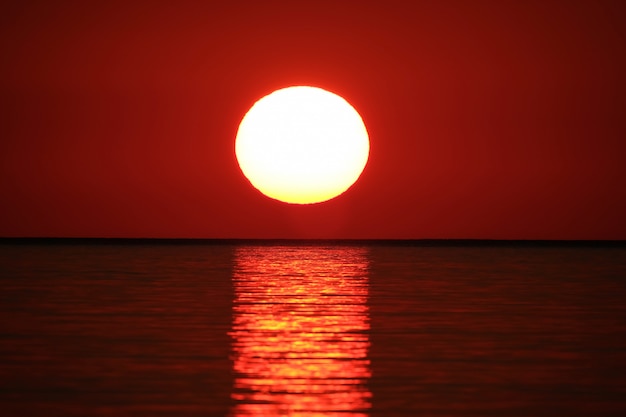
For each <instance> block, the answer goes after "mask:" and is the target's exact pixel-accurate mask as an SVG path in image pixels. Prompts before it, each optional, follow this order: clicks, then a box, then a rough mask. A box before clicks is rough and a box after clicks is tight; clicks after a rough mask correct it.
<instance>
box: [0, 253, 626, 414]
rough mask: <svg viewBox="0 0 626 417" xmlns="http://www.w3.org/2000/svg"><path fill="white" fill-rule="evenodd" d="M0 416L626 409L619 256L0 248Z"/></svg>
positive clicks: (625, 274) (625, 260)
mask: <svg viewBox="0 0 626 417" xmlns="http://www.w3.org/2000/svg"><path fill="white" fill-rule="evenodd" d="M0 297H1V303H0V323H1V324H0V330H1V333H0V358H1V362H0V364H1V367H0V414H1V415H2V416H253V415H254V416H302V417H304V416H307V417H313V416H342V417H355V416H381V417H382V416H384V417H394V416H418V415H423V416H585V417H587V416H624V415H626V248H625V247H623V246H622V247H595V248H594V247H532V246H518V247H496V246H491V247H489V246H485V247H467V246H448V247H432V246H431V247H428V246H410V245H407V246H393V245H375V244H372V245H357V244H354V245H346V246H342V245H329V246H324V245H301V246H299V245H295V244H292V245H259V246H254V245H243V244H241V245H234V244H232V245H226V244H224V245H218V244H209V245H201V244H189V245H185V244H177V245H174V244H172V245H167V244H153V245H151V244H146V245H139V244H135V245H115V244H90V245H78V244H61V245H52V244H20V245H12V244H4V245H0Z"/></svg>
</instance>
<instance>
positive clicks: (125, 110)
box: [0, 0, 626, 239]
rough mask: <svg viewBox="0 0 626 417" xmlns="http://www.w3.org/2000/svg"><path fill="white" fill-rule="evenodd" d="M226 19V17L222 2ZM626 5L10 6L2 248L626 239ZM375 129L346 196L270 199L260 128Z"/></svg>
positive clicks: (3, 106) (4, 32) (3, 77)
mask: <svg viewBox="0 0 626 417" xmlns="http://www.w3.org/2000/svg"><path fill="white" fill-rule="evenodd" d="M220 3H221V4H222V5H220ZM625 13H626V7H625V6H623V5H622V2H621V1H597V0H594V1H592V0H590V1H519V2H507V1H476V2H469V1H415V2H408V1H393V0H386V1H354V2H348V1H346V2H335V1H315V2H294V1H264V2H255V1H249V2H236V1H224V2H217V1H215V2H212V1H196V2H185V1H177V2H173V1H172V2H166V1H162V2H161V1H89V2H84V1H73V2H69V1H56V2H48V1H31V2H23V1H5V2H2V5H1V6H0V53H1V56H2V60H0V118H1V119H0V198H1V200H0V236H5V237H8V236H70V237H72V236H81V237H199V238H312V237H313V238H315V237H326V238H418V239H419V238H494V239H626V215H625V213H626V164H625V163H624V159H625V156H626V117H625V116H626V112H625V110H626V81H625V78H624V76H625V74H626V14H625ZM297 84H303V85H314V86H318V87H322V88H326V89H328V90H330V91H333V92H335V93H338V94H340V95H342V96H343V97H345V98H346V99H347V100H348V101H349V102H351V103H352V104H353V105H354V106H355V107H356V108H357V110H358V111H359V112H360V113H361V115H362V117H363V119H364V121H365V123H366V125H367V128H368V130H369V133H370V140H371V153H370V160H369V162H368V165H367V166H366V168H365V170H364V172H363V174H362V176H361V178H360V179H359V181H358V182H357V183H356V184H355V185H354V186H353V187H352V188H351V189H350V190H348V191H347V192H346V193H345V194H343V195H342V196H340V197H338V198H337V199H335V200H332V201H329V202H326V203H322V204H319V205H313V206H292V205H286V204H284V203H280V202H277V201H274V200H270V199H268V198H266V197H264V196H263V195H261V194H260V193H259V192H258V191H256V190H255V189H254V188H252V186H251V185H250V184H249V183H248V182H247V180H246V179H245V177H244V176H243V175H242V174H241V172H240V170H239V168H238V166H237V163H236V159H235V155H234V138H235V134H236V131H237V127H238V124H239V122H240V120H241V118H242V117H243V115H244V114H245V112H246V111H247V110H248V108H249V107H250V106H251V105H252V104H253V103H254V102H255V101H256V100H258V99H259V98H260V97H262V96H263V95H265V94H268V93H269V92H271V91H273V90H275V89H277V88H281V87H286V86H289V85H297Z"/></svg>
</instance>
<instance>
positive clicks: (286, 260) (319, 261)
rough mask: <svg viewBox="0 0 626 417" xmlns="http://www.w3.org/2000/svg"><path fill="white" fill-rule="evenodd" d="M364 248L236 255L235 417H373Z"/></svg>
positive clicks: (244, 250)
mask: <svg viewBox="0 0 626 417" xmlns="http://www.w3.org/2000/svg"><path fill="white" fill-rule="evenodd" d="M367 270H368V259H367V250H366V249H364V248H325V247H290V246H284V247H241V248H238V249H237V251H236V255H235V268H234V273H233V281H234V287H235V301H234V306H233V310H234V311H233V326H232V330H231V332H230V335H231V338H232V350H233V362H234V371H235V386H234V389H233V394H232V398H233V400H234V406H233V410H232V411H233V412H232V415H233V416H249V415H263V416H283V415H290V416H301V417H304V416H306V417H313V416H326V417H328V416H335V415H341V416H351V417H356V416H366V415H367V414H368V410H369V408H370V406H371V402H370V400H371V394H370V391H369V389H368V387H367V381H368V379H369V377H370V363H369V359H368V349H369V336H368V331H369V317H368V308H367V295H368V275H367Z"/></svg>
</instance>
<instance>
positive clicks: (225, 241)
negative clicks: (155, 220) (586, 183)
mask: <svg viewBox="0 0 626 417" xmlns="http://www.w3.org/2000/svg"><path fill="white" fill-rule="evenodd" d="M0 244H64V245H71V244H82V245H87V244H120V245H123V244H130V245H134V244H140V245H141V244H143V245H175V244H181V245H184V244H194V245H257V246H268V245H318V246H319V245H344V246H355V245H362V246H374V245H380V246H544V247H546V246H569V247H622V246H624V247H626V240H622V239H472V238H441V239H433V238H426V239H413V238H393V239H371V238H370V239H355V238H318V239H315V238H146V237H0Z"/></svg>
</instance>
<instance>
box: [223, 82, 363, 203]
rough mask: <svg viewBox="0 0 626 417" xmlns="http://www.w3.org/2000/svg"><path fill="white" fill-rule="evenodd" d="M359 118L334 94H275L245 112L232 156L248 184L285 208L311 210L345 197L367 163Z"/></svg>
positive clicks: (312, 90)
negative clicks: (305, 206)
mask: <svg viewBox="0 0 626 417" xmlns="http://www.w3.org/2000/svg"><path fill="white" fill-rule="evenodd" d="M369 150H370V143H369V136H368V134H367V129H366V128H365V124H364V123H363V119H361V116H360V115H359V113H358V112H357V111H356V110H355V109H354V107H352V106H351V105H350V104H349V103H348V102H347V101H346V100H345V99H343V98H342V97H340V96H338V95H337V94H334V93H331V92H329V91H326V90H323V89H321V88H317V87H309V86H294V87H287V88H283V89H280V90H276V91H274V92H273V93H271V94H269V95H267V96H265V97H263V98H261V99H260V100H259V101H257V102H256V103H255V104H254V105H253V106H252V107H251V108H250V110H248V112H247V113H246V115H245V116H244V118H243V119H242V121H241V124H240V125H239V130H238V131H237V137H236V139H235V155H236V157H237V161H238V163H239V167H240V168H241V171H242V172H243V174H244V175H245V176H246V178H247V179H248V180H249V181H250V183H251V184H252V185H253V186H254V187H255V188H256V189H258V190H259V191H260V192H262V193H263V194H265V195H266V196H268V197H271V198H274V199H276V200H279V201H283V202H285V203H292V204H313V203H321V202H323V201H328V200H330V199H332V198H335V197H337V196H338V195H340V194H342V193H343V192H345V191H346V190H347V189H348V188H350V187H351V186H352V184H354V183H355V182H356V180H357V179H358V178H359V176H360V175H361V173H362V172H363V169H364V168H365V165H366V164H367V160H368V157H369Z"/></svg>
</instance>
